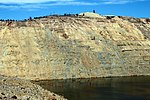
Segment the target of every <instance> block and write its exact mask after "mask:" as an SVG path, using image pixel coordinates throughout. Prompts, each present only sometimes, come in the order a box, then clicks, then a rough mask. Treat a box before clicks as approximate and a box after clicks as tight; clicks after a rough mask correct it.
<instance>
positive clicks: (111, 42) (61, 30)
mask: <svg viewBox="0 0 150 100" xmlns="http://www.w3.org/2000/svg"><path fill="white" fill-rule="evenodd" d="M0 26H1V27H0V73H1V74H2V75H7V76H17V77H20V78H25V79H32V80H38V79H66V78H90V77H109V76H131V75H149V74H150V22H149V21H148V20H146V19H135V18H130V17H120V16H119V17H112V16H106V17H100V18H98V17H85V16H84V17H83V16H72V17H71V16H47V17H46V18H39V19H33V20H28V21H19V22H4V21H3V22H0Z"/></svg>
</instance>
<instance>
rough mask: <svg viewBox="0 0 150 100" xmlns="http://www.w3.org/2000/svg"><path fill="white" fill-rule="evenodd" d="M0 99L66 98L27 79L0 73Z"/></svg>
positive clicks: (41, 99)
mask: <svg viewBox="0 0 150 100" xmlns="http://www.w3.org/2000/svg"><path fill="white" fill-rule="evenodd" d="M0 99H2V100H13V99H16V100H66V99H64V98H63V97H61V96H58V95H56V94H55V93H52V92H49V91H47V90H44V89H43V88H42V87H40V86H38V85H35V84H33V83H31V82H30V81H27V80H22V79H18V78H16V77H5V76H1V75H0Z"/></svg>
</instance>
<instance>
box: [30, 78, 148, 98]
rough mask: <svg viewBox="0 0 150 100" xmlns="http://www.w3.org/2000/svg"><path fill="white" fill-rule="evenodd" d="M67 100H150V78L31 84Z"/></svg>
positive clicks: (39, 82)
mask: <svg viewBox="0 0 150 100" xmlns="http://www.w3.org/2000/svg"><path fill="white" fill-rule="evenodd" d="M33 83H35V84H38V85H40V86H41V87H43V88H44V89H47V90H49V91H52V92H55V93H57V94H59V95H63V96H64V97H65V98H67V99H68V100H150V77H149V76H142V77H116V78H96V79H71V80H46V81H36V82H33Z"/></svg>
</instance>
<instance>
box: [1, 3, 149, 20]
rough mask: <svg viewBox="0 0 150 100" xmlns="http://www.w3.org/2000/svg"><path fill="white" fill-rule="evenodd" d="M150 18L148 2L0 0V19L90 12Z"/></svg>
mask: <svg viewBox="0 0 150 100" xmlns="http://www.w3.org/2000/svg"><path fill="white" fill-rule="evenodd" d="M93 10H96V12H97V13H99V14H102V15H121V16H132V17H149V18H150V0H0V19H17V20H20V19H25V18H29V17H30V16H31V17H36V16H44V15H50V14H64V13H80V12H90V11H91V12H92V11H93Z"/></svg>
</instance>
